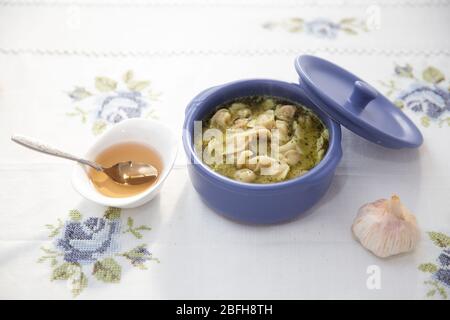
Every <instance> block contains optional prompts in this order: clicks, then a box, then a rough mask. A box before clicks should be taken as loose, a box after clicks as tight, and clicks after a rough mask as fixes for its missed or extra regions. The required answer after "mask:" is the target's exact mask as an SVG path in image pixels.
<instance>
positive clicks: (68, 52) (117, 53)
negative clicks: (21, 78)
mask: <svg viewBox="0 0 450 320" xmlns="http://www.w3.org/2000/svg"><path fill="white" fill-rule="evenodd" d="M300 53H303V54H314V53H330V54H337V55H383V56H450V49H435V50H420V49H376V48H330V47H323V48H311V49H304V48H302V49H296V48H286V49H248V50H233V49H230V50H226V49H218V50H213V49H211V50H209V49H206V50H204V49H198V50H197V49H192V50H190V49H187V50H183V49H180V50H134V51H133V50H110V51H100V50H77V49H31V48H17V49H14V48H0V54H2V55H27V54H28V55H37V56H81V57H89V58H127V57H142V58H152V57H163V58H164V57H178V56H244V57H248V56H273V55H293V54H300Z"/></svg>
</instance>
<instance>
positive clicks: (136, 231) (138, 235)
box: [123, 217, 152, 239]
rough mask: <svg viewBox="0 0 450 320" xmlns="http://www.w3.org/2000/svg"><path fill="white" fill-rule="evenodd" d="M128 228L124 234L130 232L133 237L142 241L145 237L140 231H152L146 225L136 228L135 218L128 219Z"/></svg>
mask: <svg viewBox="0 0 450 320" xmlns="http://www.w3.org/2000/svg"><path fill="white" fill-rule="evenodd" d="M127 226H128V229H126V230H125V231H124V232H123V233H128V232H129V233H131V234H132V235H133V236H135V237H136V238H137V239H141V238H142V237H143V236H142V234H141V233H140V232H139V231H150V230H151V229H152V228H150V227H148V226H146V225H141V226H139V227H136V228H135V227H134V221H133V218H131V217H128V219H127Z"/></svg>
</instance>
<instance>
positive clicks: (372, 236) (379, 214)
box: [352, 195, 420, 258]
mask: <svg viewBox="0 0 450 320" xmlns="http://www.w3.org/2000/svg"><path fill="white" fill-rule="evenodd" d="M352 231H353V234H354V235H355V237H356V238H357V239H358V240H359V242H360V243H361V245H362V246H363V247H365V248H366V249H368V250H370V251H371V252H372V253H373V254H375V255H376V256H378V257H382V258H385V257H389V256H392V255H396V254H399V253H403V252H408V251H412V250H414V248H415V247H416V245H417V243H418V241H419V238H420V232H419V228H418V227H417V223H416V218H415V217H414V215H412V214H411V213H410V212H409V210H408V209H407V208H406V207H405V206H404V205H403V204H402V203H401V202H400V198H399V197H398V196H397V195H393V196H392V197H391V199H389V200H386V199H380V200H377V201H375V202H372V203H368V204H366V205H364V206H362V207H361V208H360V209H359V211H358V215H357V217H356V218H355V220H354V221H353V225H352Z"/></svg>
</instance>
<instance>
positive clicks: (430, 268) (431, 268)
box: [419, 263, 438, 273]
mask: <svg viewBox="0 0 450 320" xmlns="http://www.w3.org/2000/svg"><path fill="white" fill-rule="evenodd" d="M419 270H420V271H423V272H429V273H435V272H436V271H437V270H438V267H437V266H436V265H435V264H434V263H422V264H421V265H419Z"/></svg>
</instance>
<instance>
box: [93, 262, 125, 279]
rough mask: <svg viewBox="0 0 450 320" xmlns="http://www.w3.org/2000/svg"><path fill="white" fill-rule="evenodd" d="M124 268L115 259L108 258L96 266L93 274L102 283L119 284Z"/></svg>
mask: <svg viewBox="0 0 450 320" xmlns="http://www.w3.org/2000/svg"><path fill="white" fill-rule="evenodd" d="M121 273H122V268H121V267H120V265H119V264H118V263H117V262H116V261H115V260H114V259H113V258H106V259H103V260H102V261H97V262H96V263H95V264H94V270H93V271H92V274H93V275H94V276H95V277H96V278H97V279H98V280H100V281H103V282H108V283H117V282H119V281H120V277H121Z"/></svg>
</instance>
